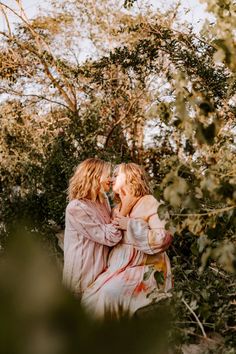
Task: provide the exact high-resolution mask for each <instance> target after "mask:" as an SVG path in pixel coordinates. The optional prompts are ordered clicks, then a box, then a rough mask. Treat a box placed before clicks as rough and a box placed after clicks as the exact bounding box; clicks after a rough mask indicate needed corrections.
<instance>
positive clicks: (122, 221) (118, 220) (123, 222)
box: [112, 216, 129, 231]
mask: <svg viewBox="0 0 236 354" xmlns="http://www.w3.org/2000/svg"><path fill="white" fill-rule="evenodd" d="M128 220H129V218H128V217H126V216H117V217H115V218H114V220H113V221H112V224H113V225H115V226H116V227H117V228H118V229H120V230H124V231H126V230H127V226H128Z"/></svg>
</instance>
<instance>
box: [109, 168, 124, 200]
mask: <svg viewBox="0 0 236 354" xmlns="http://www.w3.org/2000/svg"><path fill="white" fill-rule="evenodd" d="M125 185H126V176H125V173H124V172H122V171H121V170H120V168H119V167H117V168H116V169H115V171H114V173H113V178H112V190H113V192H114V193H118V194H119V193H120V190H121V189H122V188H123V189H124V187H125Z"/></svg>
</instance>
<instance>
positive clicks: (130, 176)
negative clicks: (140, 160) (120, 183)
mask: <svg viewBox="0 0 236 354" xmlns="http://www.w3.org/2000/svg"><path fill="white" fill-rule="evenodd" d="M118 168H119V171H120V172H123V173H124V174H125V176H126V184H127V187H128V188H129V190H130V193H131V195H133V196H134V197H143V196H144V195H147V194H152V190H151V187H150V185H149V180H148V176H147V174H146V172H145V170H144V168H143V167H141V166H139V165H137V164H136V163H133V162H130V163H121V164H120V165H119V166H118Z"/></svg>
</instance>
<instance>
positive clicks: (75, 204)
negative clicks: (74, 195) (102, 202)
mask: <svg viewBox="0 0 236 354" xmlns="http://www.w3.org/2000/svg"><path fill="white" fill-rule="evenodd" d="M88 208H91V205H90V203H89V202H88V201H86V200H81V199H72V200H71V201H70V202H69V203H68V204H67V207H66V211H67V212H70V213H71V212H73V211H74V210H78V209H81V210H83V209H88Z"/></svg>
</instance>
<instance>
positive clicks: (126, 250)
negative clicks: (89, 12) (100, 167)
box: [82, 163, 172, 317]
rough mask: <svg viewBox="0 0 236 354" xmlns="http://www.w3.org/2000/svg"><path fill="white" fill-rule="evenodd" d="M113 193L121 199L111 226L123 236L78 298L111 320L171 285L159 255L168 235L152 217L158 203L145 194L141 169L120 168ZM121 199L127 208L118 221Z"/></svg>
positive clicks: (158, 295) (132, 166)
mask: <svg viewBox="0 0 236 354" xmlns="http://www.w3.org/2000/svg"><path fill="white" fill-rule="evenodd" d="M113 191H114V193H118V194H119V197H120V201H121V203H120V204H119V205H118V206H117V207H116V208H115V210H114V211H113V214H114V216H115V219H114V224H115V225H116V226H118V227H119V228H120V229H123V230H124V236H123V238H122V240H121V241H120V243H119V244H117V245H116V246H115V247H114V248H113V249H112V251H111V253H110V256H109V260H108V267H107V270H106V271H105V272H103V273H102V274H101V275H100V276H99V277H98V278H97V279H96V280H95V282H94V283H93V284H92V285H91V286H90V287H88V289H87V290H86V291H85V293H84V296H83V298H82V302H83V304H84V305H85V307H86V308H87V309H88V310H89V311H90V312H91V313H93V314H94V315H96V316H97V317H104V316H105V315H106V314H107V313H108V314H109V316H110V315H112V316H116V317H119V316H120V315H121V313H126V314H127V313H128V314H130V315H132V314H133V313H134V312H135V311H136V310H137V309H138V308H140V307H142V306H145V305H147V304H149V303H151V302H152V301H155V300H159V299H161V298H163V297H166V296H167V295H166V292H167V291H168V290H169V289H170V288H171V287H172V280H171V268H170V262H169V258H168V256H167V254H166V253H165V250H166V249H167V248H168V246H169V245H170V242H171V239H172V237H171V235H170V234H169V233H168V232H167V231H166V230H165V222H164V221H161V220H160V219H159V217H158V215H157V208H158V205H159V203H158V202H157V200H156V199H155V198H154V197H153V196H152V195H151V194H150V193H151V192H150V188H149V185H148V181H147V179H146V177H145V173H144V171H143V169H142V168H141V167H140V166H138V165H136V164H134V163H129V164H121V165H120V166H119V167H118V170H117V174H116V175H115V178H114V182H113ZM127 200H129V203H131V200H133V207H132V209H131V210H130V212H129V215H128V216H127V217H123V216H122V215H121V213H120V211H122V204H123V202H125V203H126V204H127Z"/></svg>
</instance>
